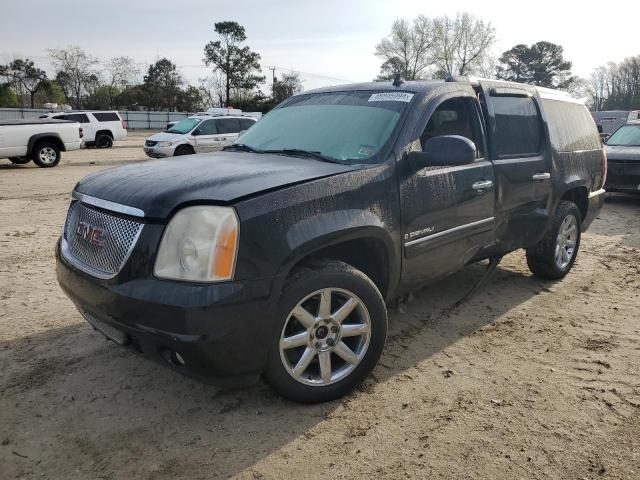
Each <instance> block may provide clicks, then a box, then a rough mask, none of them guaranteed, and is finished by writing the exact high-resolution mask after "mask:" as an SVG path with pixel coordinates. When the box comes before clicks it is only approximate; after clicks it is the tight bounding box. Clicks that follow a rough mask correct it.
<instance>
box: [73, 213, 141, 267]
mask: <svg viewBox="0 0 640 480" xmlns="http://www.w3.org/2000/svg"><path fill="white" fill-rule="evenodd" d="M80 221H82V222H86V223H88V224H90V225H92V226H95V227H99V228H101V229H103V230H104V231H105V237H104V245H103V246H102V247H99V246H96V245H94V244H92V243H90V242H87V241H85V240H84V239H82V237H81V236H79V235H77V234H76V232H77V228H78V222H80ZM143 227H144V224H142V223H140V222H137V221H136V220H132V219H127V218H122V217H119V216H116V215H111V214H110V213H109V212H104V211H101V210H98V209H96V208H93V207H92V206H91V205H86V204H85V203H84V202H82V201H80V200H72V201H71V205H69V211H68V213H67V221H66V223H65V227H64V232H63V235H62V241H61V251H62V255H63V256H64V258H65V260H67V261H68V262H69V263H71V264H72V265H74V266H75V267H76V268H78V269H80V270H82V271H84V272H86V273H88V274H89V275H92V276H95V277H98V278H102V279H109V278H113V277H115V276H116V275H117V274H118V273H120V270H122V267H123V266H124V264H125V263H126V261H127V260H128V259H129V256H130V255H131V252H132V251H133V248H134V247H135V245H136V243H137V242H138V238H139V236H140V233H141V232H142V229H143Z"/></svg>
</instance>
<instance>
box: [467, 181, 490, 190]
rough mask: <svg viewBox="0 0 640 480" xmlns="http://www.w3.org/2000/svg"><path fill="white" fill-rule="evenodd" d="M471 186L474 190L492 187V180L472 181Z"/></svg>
mask: <svg viewBox="0 0 640 480" xmlns="http://www.w3.org/2000/svg"><path fill="white" fill-rule="evenodd" d="M472 186H473V189H474V190H488V189H490V188H493V182H492V181H491V180H482V181H480V182H476V183H474V184H473V185H472Z"/></svg>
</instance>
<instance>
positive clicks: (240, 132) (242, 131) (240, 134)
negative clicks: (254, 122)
mask: <svg viewBox="0 0 640 480" xmlns="http://www.w3.org/2000/svg"><path fill="white" fill-rule="evenodd" d="M244 132H246V130H240V131H239V132H238V138H240V137H241V136H242V135H244Z"/></svg>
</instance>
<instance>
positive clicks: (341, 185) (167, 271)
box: [56, 78, 606, 402]
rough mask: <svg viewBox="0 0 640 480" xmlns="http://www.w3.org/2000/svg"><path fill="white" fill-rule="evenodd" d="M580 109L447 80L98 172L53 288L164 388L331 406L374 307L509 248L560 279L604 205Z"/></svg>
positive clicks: (373, 320)
mask: <svg viewBox="0 0 640 480" xmlns="http://www.w3.org/2000/svg"><path fill="white" fill-rule="evenodd" d="M605 176H606V158H605V155H604V152H603V149H602V145H601V143H600V139H599V135H598V131H597V128H596V125H595V123H594V121H593V119H592V118H591V115H590V114H589V112H588V111H587V109H586V108H585V107H584V105H582V104H580V103H578V102H577V101H575V100H573V99H571V98H570V97H569V96H568V95H566V94H563V93H560V92H555V91H551V90H546V89H540V88H535V87H531V86H527V85H521V84H515V83H506V82H496V81H488V80H487V81H485V80H477V79H469V78H457V79H456V78H451V79H449V80H448V81H416V82H402V81H401V80H399V79H396V81H394V82H393V83H391V82H389V83H366V84H356V85H347V86H340V87H332V88H325V89H320V90H315V91H311V92H305V93H301V94H298V95H295V96H293V97H291V98H289V99H287V100H286V101H284V102H283V103H282V104H280V105H279V106H278V107H277V108H276V109H274V110H273V111H271V112H270V113H269V114H267V115H266V116H265V117H264V118H263V119H262V120H260V121H259V122H257V123H256V124H255V125H253V126H252V127H251V128H250V129H249V130H247V131H246V132H245V133H244V134H243V135H242V136H241V137H240V138H238V140H237V141H236V142H235V143H234V144H233V145H230V146H227V147H226V149H225V151H221V152H217V153H210V154H199V155H193V156H192V157H189V158H188V159H186V160H183V159H181V160H180V161H179V162H178V161H176V160H173V159H165V160H157V161H151V162H147V163H144V164H137V165H128V166H123V167H120V168H115V169H112V170H104V171H101V172H98V173H95V174H93V175H90V176H88V177H86V178H85V179H83V180H81V181H80V182H79V183H78V184H77V185H76V187H75V189H74V191H73V194H72V201H71V205H70V207H69V212H68V215H67V220H66V225H65V227H64V232H63V235H62V237H61V238H60V240H59V242H58V244H57V248H56V255H57V272H58V280H59V282H60V285H61V286H62V288H63V289H64V291H65V292H66V293H67V295H68V296H69V297H70V298H71V299H72V300H73V302H74V303H75V304H76V306H77V308H78V310H79V311H80V312H81V314H82V315H83V316H84V318H85V319H86V320H87V321H88V322H89V323H90V324H91V325H92V326H93V327H94V328H95V329H96V330H98V331H100V332H102V333H103V334H104V335H105V336H106V337H108V338H110V339H111V340H113V341H115V342H116V343H118V344H121V345H124V346H126V347H127V348H129V349H130V350H132V351H134V352H137V353H139V354H142V355H144V356H147V357H148V358H150V359H154V360H156V361H158V362H160V363H162V364H165V365H167V366H169V367H171V368H174V369H175V370H178V371H183V372H186V373H189V374H192V375H195V376H198V377H201V378H208V379H213V380H218V381H219V382H223V383H228V382H229V381H230V380H231V379H235V381H238V380H241V381H243V382H245V381H247V380H249V379H252V378H255V377H257V376H259V375H261V374H262V375H263V376H264V378H265V379H266V381H267V382H268V383H269V384H270V385H271V386H272V387H273V388H274V389H275V390H276V391H277V392H279V393H280V394H281V395H283V396H285V397H288V398H290V399H293V400H296V401H299V402H320V401H326V400H330V399H334V398H337V397H339V396H341V395H344V394H346V393H347V392H349V391H350V390H352V389H353V388H354V387H355V386H357V385H358V384H359V383H360V382H361V381H362V380H363V379H364V378H365V377H366V375H367V374H368V373H369V372H370V371H371V369H372V368H373V367H374V366H375V364H376V362H377V361H378V359H379V358H380V355H381V352H382V349H383V346H384V343H385V336H386V332H387V311H386V307H385V304H386V303H387V302H389V301H390V300H392V299H394V298H397V297H398V296H400V295H402V294H405V293H407V292H409V291H410V290H411V289H413V288H415V287H417V286H420V285H424V284H425V283H428V282H433V281H435V280H437V279H439V278H441V277H443V276H445V275H449V274H450V273H452V272H454V271H456V270H458V269H460V268H462V267H464V266H465V265H468V264H470V263H472V262H478V261H481V260H486V259H489V260H493V259H496V258H499V257H501V256H502V255H504V254H506V253H508V252H511V251H514V250H517V249H525V251H526V256H527V261H528V265H529V267H530V269H531V271H532V272H533V274H534V275H537V276H540V277H543V278H549V279H559V278H562V277H564V276H565V275H566V274H567V273H568V272H569V270H571V267H572V266H573V263H574V262H575V260H576V256H577V255H578V249H579V247H580V235H581V232H584V231H585V230H586V229H587V227H588V226H589V224H590V223H591V222H592V220H593V219H594V217H595V216H596V214H597V213H598V211H599V210H600V208H601V206H602V203H603V193H604V190H603V188H602V187H603V185H604V181H605Z"/></svg>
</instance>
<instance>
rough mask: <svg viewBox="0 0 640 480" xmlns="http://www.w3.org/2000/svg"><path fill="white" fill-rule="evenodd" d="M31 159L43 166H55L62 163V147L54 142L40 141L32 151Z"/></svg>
mask: <svg viewBox="0 0 640 480" xmlns="http://www.w3.org/2000/svg"><path fill="white" fill-rule="evenodd" d="M31 160H33V163H35V164H36V165H38V166H39V167H42V168H50V167H55V166H56V165H58V163H60V148H59V147H58V146H57V145H56V144H55V143H52V142H46V141H45V142H38V143H37V144H36V145H35V146H34V147H33V151H32V152H31Z"/></svg>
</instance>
